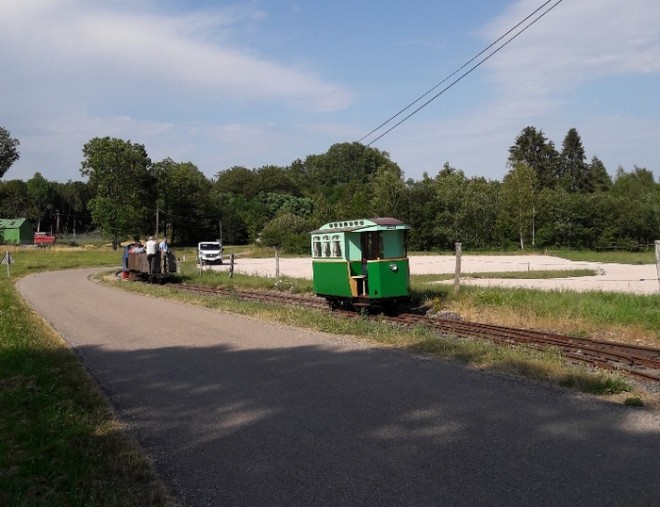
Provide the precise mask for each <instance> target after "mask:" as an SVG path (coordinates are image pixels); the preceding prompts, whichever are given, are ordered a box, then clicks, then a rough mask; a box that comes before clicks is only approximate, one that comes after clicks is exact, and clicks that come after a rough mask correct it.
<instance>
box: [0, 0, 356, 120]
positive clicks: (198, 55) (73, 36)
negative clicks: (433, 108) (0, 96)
mask: <svg viewBox="0 0 660 507" xmlns="http://www.w3.org/2000/svg"><path fill="white" fill-rule="evenodd" d="M138 5H142V6H143V9H142V10H141V11H140V10H137V11H136V10H135V9H131V10H128V9H125V10H117V9H116V6H114V7H115V8H114V9H113V10H112V11H110V10H108V9H106V8H104V4H103V3H96V2H87V1H82V0H68V1H67V0H59V1H58V0H50V1H49V2H34V1H27V2H20V3H19V2H15V3H14V2H6V3H4V5H3V7H0V33H1V34H0V41H1V43H2V44H3V45H4V47H5V50H4V51H3V53H4V55H5V56H4V57H0V58H2V59H9V60H10V61H11V59H12V56H11V55H12V54H21V55H22V57H21V59H22V64H23V65H21V68H20V69H16V68H15V71H22V72H24V73H26V74H30V75H31V76H32V77H34V78H35V81H34V86H39V83H40V82H42V83H44V85H45V86H46V82H50V84H51V86H52V85H53V84H54V83H58V82H64V83H67V85H68V86H73V87H74V88H75V80H76V79H77V80H80V81H82V82H85V83H87V84H88V85H89V84H91V85H92V86H94V87H96V88H97V89H98V90H99V91H103V92H104V93H105V94H118V95H121V94H128V93H135V94H140V92H141V91H142V93H145V92H146V93H150V90H149V88H148V87H147V84H151V87H152V88H159V87H165V88H170V89H177V88H178V89H185V90H187V91H188V92H189V93H204V94H212V95H213V96H215V97H216V100H223V98H224V99H225V100H226V99H227V98H229V97H231V100H243V101H247V100H272V99H278V100H283V101H286V102H288V103H289V105H290V106H294V107H300V108H304V109H305V110H314V111H334V110H338V109H342V108H344V107H346V106H347V105H348V104H350V102H351V101H352V94H351V93H350V92H349V91H348V90H346V89H345V88H343V87H342V86H339V85H335V84H332V83H329V82H326V81H324V80H323V79H322V78H320V77H319V76H317V75H316V74H315V73H314V72H311V71H310V70H307V69H302V68H296V67H294V66H291V65H287V64H286V63H280V62H274V61H271V60H269V59H267V58H266V57H263V56H259V55H257V54H253V53H252V52H251V51H248V50H245V49H237V48H239V47H240V43H238V42H236V43H234V44H233V45H232V44H231V43H230V42H229V40H230V38H231V37H230V35H231V34H233V33H235V31H236V30H238V28H234V27H232V26H231V25H232V23H238V22H239V20H238V19H237V18H236V17H232V16H231V15H224V14H223V13H221V12H214V13H201V14H199V13H198V14H193V15H185V16H181V17H178V16H174V15H168V14H164V13H161V12H158V11H157V10H155V9H151V10H145V9H144V6H145V5H149V4H148V3H144V2H142V3H141V4H140V3H138ZM244 16H247V17H249V18H250V19H251V20H254V18H258V17H259V16H258V15H256V14H254V13H246V14H244ZM0 62H1V60H0ZM11 63H14V64H16V63H17V62H16V61H13V62H11ZM5 65H6V63H5ZM72 73H74V76H75V78H76V79H73V80H72V77H74V76H72ZM72 81H73V82H72ZM140 87H141V88H142V90H139V89H138V88H140ZM107 98H108V99H110V100H111V97H107ZM117 99H119V98H118V97H115V100H117Z"/></svg>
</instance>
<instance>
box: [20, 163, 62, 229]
mask: <svg viewBox="0 0 660 507" xmlns="http://www.w3.org/2000/svg"><path fill="white" fill-rule="evenodd" d="M27 191H28V197H29V199H30V212H29V214H28V218H29V219H30V220H32V221H33V222H34V223H35V224H36V226H37V231H41V220H42V219H43V218H44V217H45V216H48V217H49V218H50V214H51V212H52V211H53V210H54V206H53V201H54V196H55V192H54V189H53V187H52V185H51V183H50V182H49V181H48V180H46V178H44V177H43V176H42V175H41V173H39V172H36V173H34V176H33V177H32V178H30V179H29V180H28V181H27ZM56 232H59V231H56Z"/></svg>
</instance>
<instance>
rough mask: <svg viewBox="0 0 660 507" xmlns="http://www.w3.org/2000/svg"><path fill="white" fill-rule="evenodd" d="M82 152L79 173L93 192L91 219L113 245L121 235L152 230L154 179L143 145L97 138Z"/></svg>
mask: <svg viewBox="0 0 660 507" xmlns="http://www.w3.org/2000/svg"><path fill="white" fill-rule="evenodd" d="M83 154H84V156H85V159H84V160H83V162H82V165H81V169H80V173H81V174H82V175H83V176H87V177H89V183H90V185H91V186H92V188H93V189H94V190H95V192H96V195H95V197H93V198H92V199H91V200H90V202H89V208H90V210H91V212H92V218H93V220H94V222H95V223H96V224H97V225H98V226H99V227H100V228H101V230H103V232H104V233H105V234H107V235H108V236H109V237H110V238H111V239H112V244H113V247H115V248H116V247H117V245H118V244H119V242H120V241H121V239H122V238H124V237H127V236H135V235H141V234H142V235H144V234H146V233H147V232H151V231H152V230H153V228H151V227H150V225H151V223H152V221H151V217H150V215H151V210H155V199H154V198H153V186H154V181H153V178H152V176H151V174H150V167H151V160H150V159H149V157H148V156H147V152H146V150H145V149H144V146H143V145H141V144H134V143H131V142H130V141H124V140H122V139H116V138H110V137H104V138H99V137H96V138H94V139H92V140H90V141H89V142H88V143H87V144H85V146H84V147H83Z"/></svg>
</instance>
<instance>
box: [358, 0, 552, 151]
mask: <svg viewBox="0 0 660 507" xmlns="http://www.w3.org/2000/svg"><path fill="white" fill-rule="evenodd" d="M553 1H554V2H555V3H554V4H553V5H551V6H550V7H548V8H547V9H546V10H545V11H543V12H542V13H541V14H539V15H538V16H537V17H536V18H534V19H533V20H532V21H530V22H529V23H528V24H527V25H525V26H524V27H523V28H521V29H520V30H519V31H518V32H517V33H515V34H513V35H512V36H511V37H510V38H508V39H507V40H505V41H504V42H503V43H502V44H500V45H499V46H498V47H497V48H495V49H494V50H493V51H491V52H490V53H488V54H487V55H486V56H485V57H484V58H482V59H481V60H479V61H478V62H477V63H476V64H475V65H473V66H472V67H470V68H469V69H468V70H467V71H465V72H464V73H463V74H461V75H460V76H459V77H458V78H456V79H455V80H454V81H452V82H451V83H449V84H448V85H447V86H445V87H444V88H443V89H442V90H440V91H439V92H438V93H436V94H435V95H434V96H433V97H431V98H430V99H429V100H427V101H426V102H424V103H423V104H422V105H421V106H419V107H418V108H417V109H415V110H413V111H412V112H411V113H409V114H408V115H407V116H405V117H404V118H403V119H401V120H400V121H398V122H397V123H395V124H394V125H393V126H391V127H390V128H389V129H387V130H385V131H384V132H382V133H381V134H379V135H378V136H377V137H375V138H374V139H373V140H371V141H370V142H369V143H367V146H371V145H372V144H373V143H375V142H376V141H378V140H379V139H381V138H382V137H384V136H385V135H387V134H388V133H390V132H391V131H392V130H394V129H395V128H396V127H398V126H399V125H401V124H402V123H403V122H404V121H406V120H408V119H409V118H410V117H411V116H413V115H414V114H416V113H418V112H419V111H420V110H422V109H423V108H425V107H426V106H428V105H429V104H430V103H431V102H433V101H434V100H435V99H437V98H438V97H439V96H440V95H442V94H443V93H445V92H446V91H447V90H449V89H450V88H451V87H453V86H454V85H455V84H457V83H458V82H460V81H461V80H462V79H463V78H465V77H466V76H467V75H469V74H470V73H472V72H473V71H474V70H476V69H477V68H478V67H479V66H480V65H481V64H483V63H484V62H486V61H487V60H489V59H490V58H492V57H493V56H494V55H495V54H497V53H498V52H499V51H501V50H502V49H503V48H504V47H506V46H507V45H508V44H510V43H511V42H513V41H514V40H515V39H516V38H517V37H518V36H520V35H521V34H522V33H523V32H525V31H526V30H527V29H528V28H530V27H531V26H532V25H534V24H535V23H536V22H537V21H539V20H540V19H541V18H542V17H544V16H545V15H546V14H548V13H549V12H550V11H551V10H552V9H554V8H555V7H557V6H558V5H559V4H560V3H562V1H563V0H548V1H547V2H545V3H544V4H542V5H541V6H539V7H538V8H537V9H535V10H534V11H533V12H532V13H530V14H529V15H528V16H526V17H525V18H524V19H522V20H521V21H519V22H518V23H517V24H516V25H515V26H513V27H511V28H510V29H509V30H508V31H507V32H506V33H504V34H502V35H501V36H500V37H499V38H497V39H496V40H494V41H493V42H492V43H491V44H489V45H488V46H487V47H485V48H484V49H483V50H481V51H480V52H479V53H477V54H476V55H475V56H473V57H472V58H471V59H470V60H468V61H467V62H465V63H464V64H463V65H462V66H461V67H459V68H458V69H456V70H455V71H454V72H452V73H451V74H449V75H448V76H447V77H445V78H444V79H443V80H442V81H440V82H439V83H438V84H436V85H435V86H434V87H433V88H431V89H430V90H428V91H427V92H425V93H424V94H423V95H421V96H420V97H418V98H417V99H415V100H414V101H413V102H411V103H410V104H408V105H407V106H406V107H404V108H403V109H401V110H400V111H399V112H398V113H396V114H395V115H393V116H391V117H389V118H388V119H387V120H385V121H384V122H383V123H381V124H380V125H378V126H377V127H376V128H375V129H373V130H372V131H371V132H369V133H368V134H366V135H365V136H363V137H362V138H360V139H359V140H358V142H362V141H364V140H365V139H367V138H368V137H370V136H371V135H373V134H375V133H376V132H378V131H379V130H380V129H382V128H383V127H385V126H386V125H387V124H389V123H390V122H392V121H393V120H395V119H396V118H398V117H399V116H401V115H402V114H403V113H404V112H406V111H407V110H408V109H410V108H411V107H413V106H414V105H415V104H417V103H418V102H419V101H420V100H422V99H423V98H424V97H426V96H427V95H429V94H430V93H431V92H433V91H434V90H436V89H437V88H439V87H440V86H441V85H442V84H444V83H446V82H447V81H449V80H450V79H451V78H452V77H454V76H455V75H456V74H458V73H459V72H460V71H461V70H463V69H464V68H465V67H467V66H468V65H470V64H471V63H472V62H474V61H475V60H477V59H478V58H479V57H480V56H481V55H483V54H484V53H486V52H487V51H488V50H489V49H491V48H492V47H493V46H495V45H496V44H497V43H498V42H500V41H501V40H502V39H504V38H505V37H507V36H508V35H509V34H511V33H512V32H514V31H515V30H516V29H517V28H518V27H520V26H521V25H522V24H524V23H525V22H526V21H527V20H529V19H530V18H532V17H534V16H535V15H536V14H537V13H538V12H539V11H541V10H543V9H544V8H545V7H546V6H547V5H548V4H550V3H552V2H553Z"/></svg>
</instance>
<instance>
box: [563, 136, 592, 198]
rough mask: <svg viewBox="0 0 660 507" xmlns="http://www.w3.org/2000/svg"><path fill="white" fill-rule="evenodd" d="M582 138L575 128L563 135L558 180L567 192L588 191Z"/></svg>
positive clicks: (586, 167)
mask: <svg viewBox="0 0 660 507" xmlns="http://www.w3.org/2000/svg"><path fill="white" fill-rule="evenodd" d="M585 160H586V155H585V154H584V148H583V146H582V139H580V134H578V131H577V130H576V129H575V128H572V129H570V130H569V131H568V133H567V134H566V137H564V141H563V143H562V149H561V153H560V155H559V174H558V177H559V181H560V183H561V185H562V186H563V187H564V188H565V189H566V190H568V191H569V192H588V191H590V188H589V178H588V166H587V164H586V162H585Z"/></svg>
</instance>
